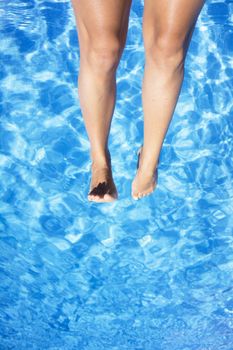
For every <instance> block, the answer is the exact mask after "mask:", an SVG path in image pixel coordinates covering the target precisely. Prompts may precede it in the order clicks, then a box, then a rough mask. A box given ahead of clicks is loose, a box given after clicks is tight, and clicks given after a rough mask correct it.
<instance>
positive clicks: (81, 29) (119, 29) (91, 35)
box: [72, 0, 132, 51]
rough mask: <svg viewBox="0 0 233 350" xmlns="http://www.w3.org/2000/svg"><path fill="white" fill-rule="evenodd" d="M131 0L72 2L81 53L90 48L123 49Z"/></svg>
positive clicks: (77, 0) (78, 0)
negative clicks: (110, 47) (109, 46)
mask: <svg viewBox="0 0 233 350" xmlns="http://www.w3.org/2000/svg"><path fill="white" fill-rule="evenodd" d="M131 1H132V0H72V4H73V9H74V13H75V18H76V25H77V32H78V40H79V45H80V49H81V51H85V50H88V49H89V48H90V46H93V45H95V46H97V47H98V45H99V46H101V47H104V46H105V45H106V48H107V47H108V45H109V43H110V42H111V43H112V45H114V43H115V45H116V46H118V45H119V44H120V46H121V47H122V49H123V47H124V45H125V40H126V36H127V30H128V20H129V13H130V7H131Z"/></svg>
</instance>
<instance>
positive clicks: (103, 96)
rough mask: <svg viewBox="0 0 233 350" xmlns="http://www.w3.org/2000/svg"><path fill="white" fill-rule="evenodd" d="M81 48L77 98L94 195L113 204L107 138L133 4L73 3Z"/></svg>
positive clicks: (121, 0)
mask: <svg viewBox="0 0 233 350" xmlns="http://www.w3.org/2000/svg"><path fill="white" fill-rule="evenodd" d="M72 4H73V8H74V13H75V18H76V25H77V33H78V39H79V47H80V70H79V76H78V94H79V100H80V106H81V110H82V115H83V119H84V122H85V127H86V131H87V134H88V138H89V140H90V146H91V152H90V154H91V158H92V182H91V190H92V191H91V192H92V195H89V196H88V199H90V200H95V201H112V200H114V199H115V198H117V191H116V188H115V185H114V181H113V179H112V173H111V159H110V154H109V150H108V136H109V131H110V125H111V120H112V115H113V111H114V107H115V98H116V69H117V66H118V64H119V61H120V57H121V54H122V52H123V49H124V45H125V40H126V35H127V29H128V19H129V11H130V5H131V0H72Z"/></svg>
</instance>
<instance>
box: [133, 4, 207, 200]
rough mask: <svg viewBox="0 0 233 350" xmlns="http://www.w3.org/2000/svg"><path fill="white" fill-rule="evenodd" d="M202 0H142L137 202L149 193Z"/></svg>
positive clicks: (180, 83) (179, 87) (134, 183)
mask: <svg viewBox="0 0 233 350" xmlns="http://www.w3.org/2000/svg"><path fill="white" fill-rule="evenodd" d="M203 5H204V0H188V2H187V0H145V6H144V14H143V39H144V48H145V70H144V78H143V86H142V102H143V111H144V140H143V148H142V150H141V156H140V165H139V169H138V171H137V174H136V176H135V178H134V180H133V183H132V196H133V198H134V199H139V198H141V197H143V196H146V195H148V194H150V193H151V192H153V190H154V189H155V187H156V182H157V170H156V167H157V165H158V160H159V154H160V151H161V148H162V144H163V141H164V138H165V136H166V133H167V130H168V127H169V124H170V122H171V119H172V116H173V112H174V110H175V107H176V104H177V101H178V97H179V93H180V90H181V86H182V82H183V78H184V63H185V57H186V53H187V50H188V47H189V43H190V40H191V37H192V33H193V30H194V27H195V23H196V21H197V18H198V15H199V13H200V11H201V9H202V7H203Z"/></svg>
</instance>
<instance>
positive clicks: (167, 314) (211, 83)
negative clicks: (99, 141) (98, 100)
mask: <svg viewBox="0 0 233 350" xmlns="http://www.w3.org/2000/svg"><path fill="white" fill-rule="evenodd" d="M142 11H143V4H142V3H141V2H140V1H139V0H134V1H133V4H132V8H131V13H130V23H129V32H128V38H127V43H126V48H125V51H124V54H123V56H122V59H121V63H120V66H119V69H118V72H117V82H118V91H117V104H116V109H115V113H114V117H113V122H112V128H111V134H110V140H109V147H110V151H111V154H112V163H113V175H114V178H115V181H116V185H117V188H118V191H119V200H118V201H117V202H115V203H112V204H95V203H93V202H88V201H87V199H86V195H87V192H88V189H89V181H90V173H89V169H90V160H89V143H88V139H87V136H86V133H85V128H84V124H83V120H82V116H81V111H80V106H79V101H78V99H77V87H76V86H77V84H76V83H77V75H78V66H79V48H78V42H77V35H76V29H75V20H74V15H73V11H72V8H71V4H70V2H69V1H65V0H64V1H62V0H59V1H58V0H57V1H51V0H50V1H45V0H21V1H20V0H7V1H5V0H1V1H0V15H1V22H0V24H1V40H0V62H1V63H0V67H1V69H0V79H1V85H0V86H1V131H0V132H1V135H0V136H1V155H0V165H1V167H0V169H1V179H0V190H1V202H0V219H1V220H0V223H1V226H0V232H1V240H0V282H1V283H0V304H1V306H0V337H1V341H0V349H1V350H2V349H4V350H6V349H17V350H29V349H30V350H31V349H38V350H39V349H40V350H44V349H50V350H58V349H59V350H60V349H68V350H76V349H77V350H82V349H85V350H95V349H98V350H102V349H104V350H118V349H119V350H124V349H126V350H160V349H161V350H171V349H172V350H176V349H177V350H190V349H192V350H232V349H233V230H232V229H233V215H232V214H233V209H232V208H233V200H232V199H233V190H232V177H233V176H232V175H233V174H232V169H233V161H232V156H233V152H232V150H233V142H232V133H233V123H232V105H233V104H232V101H233V99H232V91H233V89H232V77H233V74H232V73H233V66H232V53H233V29H232V18H233V2H232V1H207V2H206V3H205V5H204V7H203V9H202V12H201V14H200V16H199V19H198V22H197V25H196V29H195V31H194V34H193V38H192V42H191V44H190V49H189V52H188V56H187V59H186V75H185V79H184V83H183V86H182V91H181V95H180V98H179V101H178V104H177V107H176V110H175V113H174V116H173V120H172V123H171V125H170V128H169V131H168V133H167V135H166V139H165V141H164V145H163V149H162V152H161V158H160V159H161V162H160V167H159V179H158V186H157V189H156V191H155V192H154V194H153V195H152V196H149V197H147V198H144V199H143V200H140V201H134V200H133V199H131V196H130V188H131V181H132V179H133V177H134V175H135V170H136V154H135V152H136V150H137V148H138V147H139V145H140V144H141V141H142V127H143V120H142V107H141V79H142V74H143V62H144V55H143V46H142V33H141V24H142Z"/></svg>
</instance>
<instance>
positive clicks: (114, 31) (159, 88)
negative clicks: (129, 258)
mask: <svg viewBox="0 0 233 350" xmlns="http://www.w3.org/2000/svg"><path fill="white" fill-rule="evenodd" d="M204 1H205V0H188V1H187V0H144V13H143V43H144V51H145V67H144V77H143V84H142V103H143V113H144V135H143V148H142V150H141V154H140V163H139V168H138V170H137V173H136V175H135V178H134V180H133V182H132V196H133V198H134V199H138V198H141V197H143V196H144V195H148V194H149V193H151V192H152V190H153V189H154V187H155V181H156V180H155V176H154V174H155V170H156V168H157V163H158V159H159V154H160V151H161V148H162V144H163V141H164V138H165V136H166V132H167V129H168V127H169V124H170V121H171V119H172V115H173V112H174V110H175V107H176V103H177V100H178V97H179V93H180V89H181V85H182V81H183V77H184V62H185V57H186V53H187V50H188V46H189V43H190V40H191V36H192V33H193V30H194V27H195V23H196V21H197V18H198V15H199V13H200V11H201V9H202V7H203V5H204ZM131 2H132V0H72V4H73V9H74V13H75V18H76V25H77V33H78V40H79V47H80V69H79V76H78V94H79V100H80V106H81V110H82V114H83V118H84V122H85V127H86V130H87V134H88V138H89V140H90V146H91V152H90V156H91V159H92V167H91V168H92V180H91V188H90V190H92V191H91V192H90V193H91V194H89V195H88V199H89V200H94V201H112V200H114V199H116V198H117V190H116V187H115V184H114V181H113V178H112V172H111V157H110V154H109V150H108V135H109V131H110V126H111V120H112V116H113V112H114V107H115V99H116V69H117V67H118V64H119V61H120V58H121V55H122V52H123V49H124V46H125V42H126V36H127V30H128V22H129V13H130V7H131Z"/></svg>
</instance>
